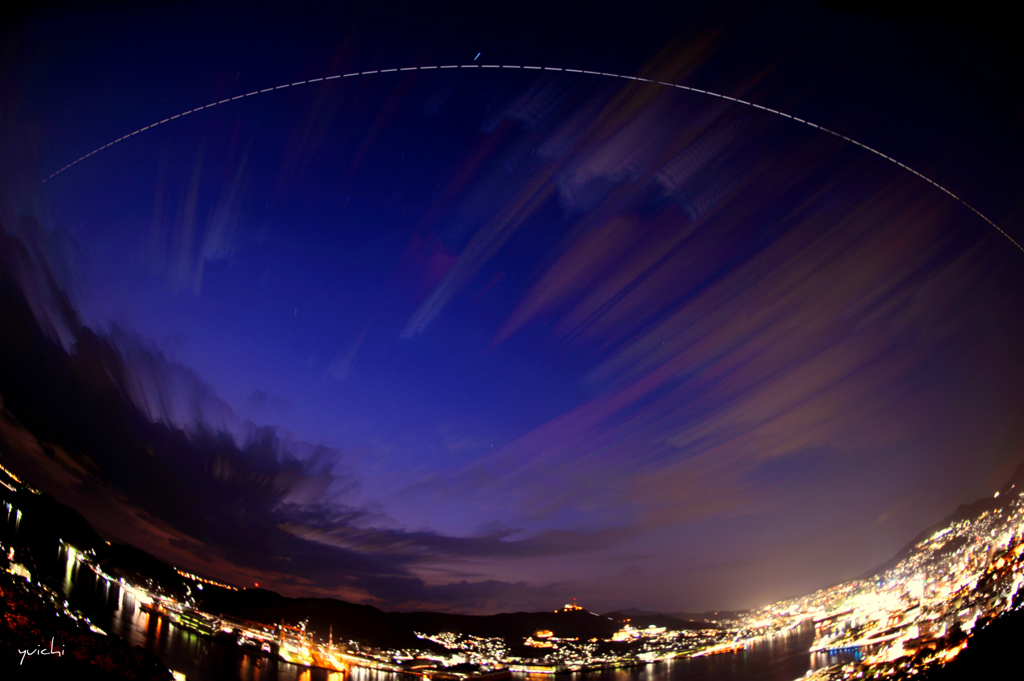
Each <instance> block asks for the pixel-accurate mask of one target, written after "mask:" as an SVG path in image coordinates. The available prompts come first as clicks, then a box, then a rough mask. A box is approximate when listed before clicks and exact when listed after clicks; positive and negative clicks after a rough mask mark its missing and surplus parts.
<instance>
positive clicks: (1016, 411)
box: [0, 2, 1024, 613]
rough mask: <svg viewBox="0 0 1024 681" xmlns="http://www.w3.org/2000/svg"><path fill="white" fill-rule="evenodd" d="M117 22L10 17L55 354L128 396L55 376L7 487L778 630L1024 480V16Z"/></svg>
mask: <svg viewBox="0 0 1024 681" xmlns="http://www.w3.org/2000/svg"><path fill="white" fill-rule="evenodd" d="M84 7H85V8H80V6H79V5H78V4H77V3H75V4H72V5H63V4H58V5H50V6H47V5H43V6H40V7H38V8H36V9H32V10H26V11H21V12H19V13H15V14H11V15H8V16H7V17H5V19H4V24H5V28H4V33H3V38H2V42H0V106H2V109H0V137H2V139H0V165H2V168H0V173H2V175H0V181H2V185H0V219H2V222H3V225H4V230H5V231H6V233H7V235H8V236H7V237H5V239H6V241H5V246H4V248H5V252H6V255H5V256H4V257H5V259H4V261H3V262H4V264H5V267H7V268H8V270H9V273H10V274H11V276H12V277H14V278H15V279H16V280H17V281H18V284H19V286H20V287H21V290H22V292H23V295H24V297H25V299H26V300H27V301H28V303H29V305H30V307H31V310H32V312H33V314H34V317H35V319H36V320H37V321H38V323H39V324H40V326H41V327H42V328H43V329H44V332H45V333H46V336H47V338H48V339H49V340H48V341H47V342H46V343H35V344H34V346H33V347H38V348H39V352H40V356H42V354H43V353H44V352H46V353H50V354H49V355H47V356H51V357H61V358H63V359H61V361H65V362H66V363H67V365H68V366H79V365H82V366H84V365H89V366H93V365H95V366H102V367H103V368H102V369H101V370H98V373H94V374H88V373H87V372H84V371H78V372H77V373H76V372H75V371H69V372H67V373H66V375H65V374H59V376H61V377H62V378H60V379H59V380H57V379H55V378H54V376H58V374H53V373H47V374H46V375H45V376H43V375H37V379H36V380H35V387H33V388H31V389H29V388H26V387H24V386H26V385H30V384H31V383H32V380H31V376H32V375H33V374H31V372H32V371H36V369H34V368H33V367H35V366H37V365H36V364H34V362H36V361H37V360H36V359H35V358H34V357H35V356H34V354H32V353H29V354H30V355H32V357H29V356H26V358H25V361H24V363H23V364H24V367H25V368H24V371H23V372H22V373H24V375H25V376H28V377H30V378H9V377H4V380H5V381H7V382H6V383H4V384H3V385H4V386H5V388H4V390H0V394H2V396H3V398H4V406H5V408H6V410H7V413H8V414H9V416H10V417H11V418H7V419H6V420H5V422H4V443H5V449H4V450H0V451H2V455H0V462H4V461H5V460H6V461H7V463H8V464H9V465H11V466H12V467H14V468H15V470H22V471H23V472H25V474H26V476H27V477H29V478H30V479H31V480H32V481H33V482H34V483H35V484H37V485H38V486H40V487H42V488H43V489H45V490H47V491H49V492H51V493H52V494H54V496H56V497H57V498H58V499H60V500H62V501H64V502H65V503H68V504H69V505H71V506H73V507H75V508H76V509H77V510H79V511H80V512H82V513H83V515H85V516H86V517H87V518H88V519H89V520H90V521H91V522H92V523H94V525H95V526H96V527H97V529H99V530H100V531H101V532H102V533H104V534H105V535H106V536H108V537H110V538H112V539H114V540H116V541H124V542H131V543H133V544H136V545H138V546H140V547H141V548H144V549H146V550H148V551H150V552H151V553H153V554H155V555H157V556H158V557H160V558H162V559H164V560H167V561H168V562H171V563H173V564H175V565H178V566H179V567H182V568H186V569H190V570H193V571H196V572H201V573H202V574H205V575H208V576H210V577H213V578H216V579H221V580H225V581H229V582H231V583H235V584H239V585H247V586H251V585H252V584H253V583H255V582H259V583H260V585H261V586H264V587H268V588H271V589H274V590H277V591H280V592H282V593H285V594H288V595H326V596H335V597H339V598H344V599H346V600H351V601H358V602H364V603H370V604H374V605H378V606H380V607H383V608H385V609H405V610H410V609H437V610H451V611H463V612H481V613H482V612H495V611H509V610H530V609H549V608H555V607H559V606H560V605H561V604H563V603H565V602H567V601H570V600H571V599H572V598H574V597H575V598H577V600H578V602H579V603H580V604H581V605H584V606H585V607H587V608H588V609H590V610H594V611H607V610H611V609H613V608H623V607H631V606H633V607H641V608H646V609H653V610H660V611H664V612H673V611H683V610H689V611H699V610H705V609H720V608H739V607H753V606H759V605H762V604H764V603H767V602H769V601H771V600H775V599H779V598H782V597H787V596H794V595H799V594H801V593H804V592H807V591H811V590H814V589H817V588H820V587H823V586H827V585H829V584H832V583H835V582H838V581H841V580H845V579H850V578H853V577H856V576H858V575H861V574H863V573H864V572H865V571H867V570H869V569H870V568H872V567H874V566H876V565H878V564H880V563H882V562H884V561H886V560H887V559H889V558H890V557H891V556H892V555H893V554H894V553H895V552H896V551H897V550H898V549H900V548H901V547H902V546H903V545H904V544H906V543H907V542H908V541H910V540H911V539H912V538H913V537H914V535H916V534H917V533H918V532H919V531H920V530H922V529H924V528H925V527H927V526H929V525H931V524H932V523H934V522H936V521H938V520H940V519H941V518H942V517H943V516H945V515H947V514H948V513H950V512H952V511H953V510H954V509H955V508H956V506H957V505H958V504H960V503H962V502H965V501H970V500H972V499H974V498H977V497H980V496H984V495H990V494H992V493H993V492H994V491H995V490H996V489H997V488H998V487H999V486H1000V485H1001V484H1002V482H1003V481H1004V480H1005V478H1006V477H1007V476H1008V475H1009V473H1010V472H1011V471H1012V470H1013V468H1014V467H1015V466H1016V465H1017V464H1018V463H1019V462H1020V460H1021V459H1022V457H1024V419H1022V414H1024V341H1022V338H1024V293H1022V286H1021V283H1022V281H1024V250H1022V249H1021V247H1020V246H1019V245H1017V244H1019V243H1024V200H1022V199H1024V192H1022V188H1024V164H1022V162H1021V159H1024V80H1022V79H1021V76H1020V74H1021V72H1022V71H1021V66H1022V59H1021V57H1022V49H1021V47H1020V43H1019V38H1018V37H1017V36H1015V35H1012V34H1011V32H1010V27H1009V26H1008V25H1006V24H1005V22H1004V21H1003V20H1002V19H1000V18H999V17H986V16H959V15H955V14H945V15H942V14H940V15H928V14H920V13H916V12H914V11H911V10H907V11H896V12H887V13H886V12H880V11H871V10H867V11H866V10H862V9H856V10H855V9H853V8H852V6H847V5H844V4H813V3H811V4H808V3H779V4H776V3H770V4H755V3H751V4H725V3H714V2H711V3H688V2H678V3H648V4H644V3H618V4H609V5H596V4H594V3H590V2H580V3H569V2H548V3H536V4H528V3H519V2H510V3H472V2H465V3H455V4H435V3H422V2H417V3H367V4H364V5H359V4H343V3H342V4H340V5H339V6H338V7H336V8H334V9H331V10H322V9H319V8H314V7H313V6H301V5H299V6H292V5H291V4H285V3H279V4H278V6H273V5H272V6H256V7H252V6H250V5H248V4H239V5H213V4H207V3H201V4H195V5H181V4H179V3H126V4H123V5H122V4H118V3H106V4H101V5H97V6H92V7H90V6H84ZM451 65H456V66H461V65H467V66H469V67H470V68H454V69H444V68H433V69H418V68H417V69H416V70H408V71H395V70H394V69H402V68H412V67H442V66H451ZM488 66H497V67H504V66H539V67H551V68H550V69H549V70H538V69H523V68H485V67H488ZM386 69H390V70H391V71H388V72H385V73H373V74H366V75H352V76H347V77H342V78H336V79H331V80H320V81H317V82H313V83H308V82H307V83H304V84H301V85H293V86H290V87H283V88H278V86H283V85H290V84H292V83H298V82H301V81H308V80H310V79H321V78H324V79H325V78H327V77H330V76H335V75H345V74H360V73H361V72H364V71H380V70H386ZM555 69H578V70H580V71H594V72H597V74H588V73H576V72H570V71H564V70H555ZM599 74H618V75H624V76H631V77H639V78H648V79H651V80H654V81H664V82H668V83H675V84H679V85H684V86H686V87H689V88H697V89H702V90H709V91H712V92H714V93H717V94H720V95H726V96H728V97H733V98H736V99H741V100H744V101H746V102H752V103H755V104H759V105H762V106H764V107H768V108H769V109H774V110H777V111H782V112H786V113H788V114H790V115H792V116H796V117H799V118H801V119H805V120H806V121H811V122H813V123H815V124H817V125H820V126H823V127H825V128H828V129H829V130H832V131H836V132H838V133H840V134H842V135H846V136H848V137H850V138H853V139H855V140H857V141H858V142H861V143H863V144H864V145H867V146H869V147H871V148H872V149H875V150H878V151H879V152H880V153H882V154H885V155H886V156H889V157H892V158H893V159H896V160H897V161H899V162H901V163H904V164H906V165H907V166H909V168H912V169H914V170H916V171H918V172H919V173H921V174H922V175H924V176H926V177H927V178H928V179H930V180H932V181H933V182H935V183H937V184H938V185H941V187H943V188H945V190H947V191H943V190H942V189H940V188H938V187H936V186H935V185H933V184H930V183H929V182H927V181H925V180H924V179H922V178H921V177H918V176H917V175H915V174H914V173H912V172H909V171H908V170H906V169H904V168H901V167H900V166H898V165H897V164H896V163H894V162H892V161H890V160H886V159H885V158H883V157H881V156H879V155H878V154H874V153H871V152H870V151H868V150H865V149H864V148H862V147H860V146H857V145H856V144H853V143H850V142H848V141H845V140H843V139H840V138H838V137H836V136H835V135H832V134H829V133H827V132H822V131H821V130H819V129H815V128H814V127H812V126H810V125H806V124H803V123H801V122H798V121H794V120H793V119H791V118H787V117H784V116H781V115H778V114H776V113H772V112H771V111H767V110H764V109H759V108H755V107H752V106H747V105H745V104H743V103H737V102H734V101H730V100H727V99H723V98H721V97H715V96H711V95H707V94H701V93H698V92H693V91H686V90H681V89H673V88H670V87H667V86H665V85H658V84H655V83H647V82H642V81H634V80H629V79H625V78H618V77H613V76H609V75H599ZM265 89H269V91H266V92H260V91H262V90H265ZM252 92H257V93H258V94H255V95H251V96H244V95H246V94H248V93H252ZM239 95H243V96H242V97H241V98H239V99H232V98H235V97H238V96H239ZM224 100H228V101H224ZM212 103H217V105H216V106H212V107H208V108H203V109H201V110H195V109H196V108H197V107H205V106H206V105H208V104H212ZM184 112H190V113H189V114H188V115H187V116H179V117H177V118H174V119H172V120H166V122H162V121H165V119H169V118H171V117H173V116H176V115H178V114H182V113H184ZM161 122H162V123H161ZM155 123H161V124H160V125H157V126H156V127H153V128H150V129H146V130H143V131H142V132H139V133H138V134H135V135H133V136H131V137H128V138H127V139H122V140H120V141H118V142H117V143H116V144H112V145H111V146H107V147H105V148H103V149H102V150H100V151H98V152H97V153H95V154H93V155H92V156H89V157H88V158H85V159H83V160H81V161H79V162H77V163H75V164H73V165H71V166H69V167H66V166H68V164H71V163H72V162H73V161H75V160H76V159H79V158H80V157H82V156H84V155H86V154H89V153H90V152H92V151H93V150H95V149H97V148H100V147H104V146H105V145H107V144H109V143H111V142H114V141H115V140H118V139H119V138H122V137H123V136H125V135H128V134H129V133H132V132H134V131H137V130H140V129H142V128H146V127H147V126H151V125H152V124H155ZM65 167H66V168H65ZM61 169H64V170H61ZM58 171H60V172H58ZM55 173H56V174H55ZM47 178H48V179H47ZM44 180H45V182H44ZM950 193H952V194H954V195H955V196H956V197H959V198H960V199H962V201H958V200H956V198H954V197H952V196H950ZM963 202H966V203H967V204H969V205H970V206H971V207H973V208H974V209H976V210H977V211H979V212H980V213H981V214H983V215H984V216H985V217H986V218H988V219H990V220H991V221H993V222H994V223H995V224H996V225H998V229H997V228H996V227H993V226H992V225H991V224H989V223H988V222H986V220H985V219H983V218H982V217H980V216H979V215H978V214H976V213H975V212H973V211H972V210H971V209H970V208H969V207H967V206H966V205H964V203H963ZM999 230H1002V232H1000V231H999ZM19 254H20V255H19ZM19 258H20V260H19ZM18 263H20V264H18ZM65 300H66V301H67V302H68V303H69V304H70V306H66V305H62V304H61V303H62V301H65ZM15 321H16V320H14V319H8V320H6V321H4V320H0V323H3V324H5V325H7V324H10V325H14V324H15ZM18 323H19V324H21V325H22V326H25V325H26V322H24V320H21V321H18ZM11 331H12V330H11V328H10V327H9V328H8V330H7V331H5V332H3V333H4V334H7V333H11ZM43 346H45V347H43ZM76 358H77V359H76ZM97 358H102V359H97ZM93 360H95V362H94V361H93ZM38 362H39V364H38V366H43V363H42V360H38ZM90 362H93V364H90ZM76 363H77V364H76ZM18 371H22V369H20V368H19V369H18ZM39 371H42V370H41V369H40V370H39ZM8 373H9V375H10V376H15V374H17V376H22V373H18V372H15V371H13V370H8ZM17 380H23V381H25V382H24V383H23V384H19V383H17ZM18 386H21V387H18ZM97 386H110V390H106V391H105V392H103V394H102V397H97V398H95V399H92V398H88V397H87V396H88V395H89V394H91V393H90V392H89V391H90V390H94V391H98V390H99V388H97ZM101 392H102V391H101ZM97 394H98V393H97ZM76 396H81V398H80V399H79V397H76ZM69 402H71V403H73V404H69ZM136 417H138V418H136ZM14 419H16V421H15V420H14ZM28 431H31V432H32V433H33V437H29V436H28V435H27V432H28Z"/></svg>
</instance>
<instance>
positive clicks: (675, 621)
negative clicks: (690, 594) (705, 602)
mask: <svg viewBox="0 0 1024 681" xmlns="http://www.w3.org/2000/svg"><path fill="white" fill-rule="evenodd" d="M605 617H608V618H609V619H612V620H614V621H615V622H617V623H619V624H620V625H621V624H625V623H626V622H629V624H631V625H632V626H633V627H634V628H636V629H645V628H647V627H650V626H655V627H665V628H666V629H672V630H675V631H685V630H687V629H717V628H718V625H717V624H715V623H714V622H709V621H707V620H705V619H704V618H686V619H684V618H680V617H675V616H673V615H665V614H662V613H660V612H650V611H646V610H637V609H636V608H628V609H626V610H616V611H615V612H610V613H607V614H606V615H605Z"/></svg>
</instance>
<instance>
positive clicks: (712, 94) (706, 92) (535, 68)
mask: <svg viewBox="0 0 1024 681" xmlns="http://www.w3.org/2000/svg"><path fill="white" fill-rule="evenodd" d="M458 68H463V69H475V68H485V69H528V70H531V71H564V72H565V73H583V74H587V75H591V76H601V77H604V78H620V79H622V80H632V81H636V82H642V83H652V84H654V85H660V86H664V87H670V88H675V89H677V90H685V91H687V92H693V93H695V94H699V95H705V96H708V97H717V98H719V99H724V100H727V101H730V102H735V103H736V104H740V105H743V106H749V107H752V108H754V109H761V110H762V111H765V112H768V113H771V114H773V115H776V116H781V117H783V118H788V119H790V120H792V121H794V122H796V123H800V124H802V125H806V126H808V127H810V128H814V129H815V130H820V131H821V132H825V133H828V134H829V135H832V136H833V137H838V138H839V139H842V140H845V141H846V142H850V143H851V144H855V145H857V146H858V147H860V148H862V149H864V150H865V151H869V152H871V153H872V154H875V155H876V156H878V157H879V158H882V159H884V160H886V161H888V162H890V163H893V164H894V165H896V166H898V167H900V168H902V169H903V170H906V171H907V172H910V173H913V174H914V175H915V176H916V177H919V178H921V179H922V180H924V181H925V182H927V183H928V184H930V185H932V186H934V187H935V188H937V189H940V190H942V191H943V192H944V193H945V194H947V195H948V196H950V197H951V198H953V199H954V200H956V201H957V202H958V203H960V204H961V205H962V206H964V207H965V208H967V209H969V210H970V211H971V212H972V213H974V214H975V215H977V216H978V217H979V218H981V219H982V220H984V221H985V222H987V223H988V224H989V225H991V226H992V227H994V228H995V229H996V230H997V231H998V232H999V233H1000V234H1002V235H1003V236H1004V237H1006V238H1007V239H1008V240H1009V241H1010V243H1012V244H1013V245H1014V246H1016V247H1017V248H1018V249H1019V250H1020V251H1021V252H1024V246H1022V245H1021V244H1019V243H1018V242H1017V241H1016V240H1015V239H1014V238H1013V237H1011V236H1010V235H1009V234H1007V233H1006V232H1005V231H1003V229H1002V228H1000V227H999V225H997V224H996V223H995V222H993V221H992V220H990V219H989V218H987V217H986V216H985V215H984V214H983V213H982V212H981V211H979V210H978V209H977V208H975V207H974V206H972V205H971V204H969V203H967V202H966V201H964V200H963V199H961V198H960V197H959V196H957V195H956V194H954V193H953V192H951V191H950V190H948V189H946V188H945V187H943V186H942V185H940V184H939V183H938V182H936V181H935V180H932V179H929V178H928V177H925V176H924V175H922V174H921V173H919V172H918V171H916V170H914V169H913V168H911V167H909V166H907V165H905V164H903V163H900V162H899V161H897V160H896V159H894V158H892V157H890V156H887V155H886V154H884V153H882V152H881V151H879V150H877V149H875V148H873V147H869V146H868V145H866V144H864V143H862V142H858V141H857V140H855V139H852V138H850V137H847V136H846V135H843V134H842V133H839V132H836V131H835V130H830V129H829V128H826V127H823V126H820V125H818V124H817V123H812V122H811V121H807V120H804V119H803V118H798V117H796V116H793V115H792V114H788V113H786V112H784V111H778V110H777V109H771V108H769V107H766V106H762V105H761V104H755V103H753V102H748V101H746V100H743V99H737V98H736V97H730V96H729V95H725V94H722V93H719V92H711V91H709V90H701V89H700V88H695V87H689V86H687V85H679V84H677V83H669V82H666V81H655V80H651V79H650V78H643V77H641V76H628V75H625V74H621V73H606V72H602V71H585V70H581V69H570V68H562V67H558V66H520V65H517V64H461V65H460V64H446V65H444V66H407V67H404V68H394V69H381V70H375V71H360V72H354V73H346V74H341V75H336V76H327V77H325V78H310V79H309V80H300V81H297V82H294V83H288V84H287V85H278V86H277V87H268V88H264V89H262V90H253V91H252V92H249V93H246V94H244V95H236V96H234V97H231V98H229V99H222V100H220V101H219V102H213V103H210V104H207V105H206V106H200V107H197V108H195V109H191V110H190V111H184V112H182V113H180V114H177V115H175V116H170V117H169V118H165V119H163V120H162V121H160V122H159V123H152V124H150V125H147V126H146V127H144V128H139V129H138V130H136V131H135V132H132V133H129V134H127V135H124V136H123V137H118V138H117V139H116V140H114V141H113V142H107V143H106V144H104V145H103V146H101V147H97V148H96V149H93V150H92V151H90V152H89V153H88V154H86V155H85V156H82V157H81V158H79V159H77V160H75V161H72V162H71V163H69V164H67V165H66V166H64V167H63V168H61V169H60V170H58V171H56V172H55V173H52V174H51V175H49V176H48V177H47V178H46V179H44V180H43V182H46V180H49V179H52V178H53V177H55V176H57V175H59V174H61V173H62V172H64V171H65V170H67V169H68V168H70V167H71V166H73V165H75V164H76V163H78V162H79V161H83V160H85V159H87V158H89V157H90V156H92V155H93V154H95V153H97V152H98V151H101V150H103V149H106V148H107V147H110V146H113V145H115V144H117V143H118V142H121V141H123V140H126V139H128V138H129V137H134V136H135V135H137V134H139V133H140V132H143V131H145V130H149V129H150V128H155V127H156V126H158V125H163V124H164V123H168V122H170V121H173V120H174V119H175V118H181V117H183V116H188V115H189V114H191V113H195V112H196V111H201V110H203V109H208V108H210V107H211V106H217V105H218V104H224V103H226V102H229V101H232V102H233V101H234V100H236V99H242V98H243V97H252V96H253V95H258V94H263V93H264V92H270V91H271V90H282V89H284V88H288V87H292V86H296V85H305V84H308V83H319V82H321V81H328V80H335V79H337V78H351V77H353V76H369V75H373V74H377V73H393V72H395V71H430V70H434V69H458Z"/></svg>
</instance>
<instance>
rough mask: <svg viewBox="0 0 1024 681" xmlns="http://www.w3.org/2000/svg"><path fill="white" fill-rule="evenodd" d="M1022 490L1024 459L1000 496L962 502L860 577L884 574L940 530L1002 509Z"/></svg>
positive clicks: (1023, 487) (1004, 484)
mask: <svg viewBox="0 0 1024 681" xmlns="http://www.w3.org/2000/svg"><path fill="white" fill-rule="evenodd" d="M1017 488H1020V489H1017ZM1021 491H1024V461H1022V462H1021V463H1020V465H1018V466H1017V469H1016V470H1015V471H1014V472H1013V474H1012V475H1011V476H1010V478H1009V479H1008V480H1007V481H1006V482H1005V483H1003V486H1002V487H1001V488H1000V489H999V496H991V497H983V498H981V499H977V500H975V501H973V502H971V503H969V504H960V506H958V507H957V509H956V510H955V511H953V512H952V513H950V514H949V515H948V516H946V517H945V518H943V519H942V520H940V521H939V522H937V523H935V524H934V525H932V526H930V527H928V528H927V529H925V530H923V531H921V532H920V533H919V534H918V535H917V536H916V537H914V538H913V539H911V540H910V542H909V543H908V544H907V545H906V546H904V547H903V548H902V549H900V550H899V551H897V552H896V555H894V556H893V557H892V558H890V559H889V560H888V561H886V562H885V563H882V564H881V565H879V566H878V567H875V568H873V569H871V570H869V571H868V572H866V573H864V574H863V575H861V576H860V577H859V578H858V579H871V578H872V577H876V576H878V575H880V574H882V573H883V572H885V571H886V570H890V569H892V568H894V567H896V565H897V564H899V563H900V561H902V560H904V559H906V558H907V557H908V556H910V554H911V553H913V551H914V547H915V546H917V545H918V544H920V543H921V542H923V541H924V540H926V539H928V538H929V537H931V536H932V535H933V534H935V533H936V532H938V531H939V530H941V529H943V528H945V527H948V526H949V525H951V524H953V523H956V522H959V521H961V520H973V519H975V518H977V517H978V516H980V515H981V514H982V513H985V512H986V511H988V512H992V511H995V510H997V509H1002V508H1004V507H1006V505H1007V504H1009V503H1010V502H1011V501H1012V500H1013V499H1014V498H1015V497H1016V495H1017V493H1019V492H1021Z"/></svg>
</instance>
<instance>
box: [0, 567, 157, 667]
mask: <svg viewBox="0 0 1024 681" xmlns="http://www.w3.org/2000/svg"><path fill="white" fill-rule="evenodd" d="M0 679H4V681H7V680H8V679H11V680H14V679H69V680H74V681H114V680H119V681H120V680H125V679H127V680H130V681H170V679H171V673H170V671H169V670H168V669H167V668H166V667H164V666H163V664H162V663H161V662H160V660H159V659H158V658H157V656H156V655H154V654H153V653H152V652H150V651H148V650H145V649H144V648H141V647H139V646H130V645H128V644H127V643H125V642H124V641H123V640H121V639H120V638H118V637H116V636H105V635H103V634H99V633H96V632H94V631H91V630H90V629H89V627H88V625H87V624H86V623H85V622H82V621H80V620H77V619H75V618H74V617H72V616H71V615H69V614H67V613H65V612H64V610H63V607H62V604H61V602H60V600H59V597H58V596H56V595H55V594H53V592H51V591H49V590H48V589H46V588H45V587H39V586H36V585H34V584H31V583H30V582H27V581H26V580H24V579H22V578H21V577H17V576H13V575H10V574H8V573H7V572H5V571H0Z"/></svg>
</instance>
